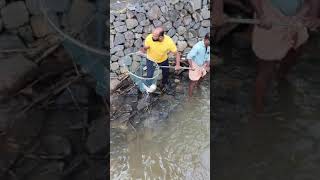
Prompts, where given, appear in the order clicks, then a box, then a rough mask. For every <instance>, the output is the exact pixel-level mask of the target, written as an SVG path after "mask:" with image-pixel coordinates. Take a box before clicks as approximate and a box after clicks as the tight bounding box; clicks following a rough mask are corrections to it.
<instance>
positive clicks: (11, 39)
mask: <svg viewBox="0 0 320 180" xmlns="http://www.w3.org/2000/svg"><path fill="white" fill-rule="evenodd" d="M20 48H25V45H24V44H23V42H22V41H21V39H20V38H19V37H18V36H16V35H12V34H8V33H3V34H1V35H0V49H20Z"/></svg>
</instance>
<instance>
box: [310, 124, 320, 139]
mask: <svg viewBox="0 0 320 180" xmlns="http://www.w3.org/2000/svg"><path fill="white" fill-rule="evenodd" d="M309 133H310V135H312V136H313V137H314V138H317V139H320V123H315V124H314V125H312V126H310V127H309Z"/></svg>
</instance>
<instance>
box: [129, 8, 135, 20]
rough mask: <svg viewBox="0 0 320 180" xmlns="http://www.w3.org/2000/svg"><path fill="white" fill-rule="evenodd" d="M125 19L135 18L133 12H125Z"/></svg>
mask: <svg viewBox="0 0 320 180" xmlns="http://www.w3.org/2000/svg"><path fill="white" fill-rule="evenodd" d="M127 17H128V18H129V19H132V18H134V17H135V15H134V12H133V11H130V10H128V11H127Z"/></svg>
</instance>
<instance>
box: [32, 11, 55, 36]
mask: <svg viewBox="0 0 320 180" xmlns="http://www.w3.org/2000/svg"><path fill="white" fill-rule="evenodd" d="M50 19H52V20H54V19H55V20H54V21H55V23H56V24H57V22H58V21H57V17H53V16H50ZM30 25H31V27H32V30H33V34H34V36H35V37H37V38H41V37H44V36H46V35H48V34H49V33H52V32H54V31H53V30H52V28H51V27H50V25H49V24H48V21H47V20H46V19H45V18H44V16H42V15H38V16H32V17H31V19H30Z"/></svg>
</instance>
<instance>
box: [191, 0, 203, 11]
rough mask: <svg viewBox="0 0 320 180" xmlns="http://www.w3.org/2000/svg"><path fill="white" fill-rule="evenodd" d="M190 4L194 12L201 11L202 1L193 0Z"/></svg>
mask: <svg viewBox="0 0 320 180" xmlns="http://www.w3.org/2000/svg"><path fill="white" fill-rule="evenodd" d="M190 3H191V6H192V9H193V10H194V11H196V10H198V9H201V7H202V0H191V1H190Z"/></svg>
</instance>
